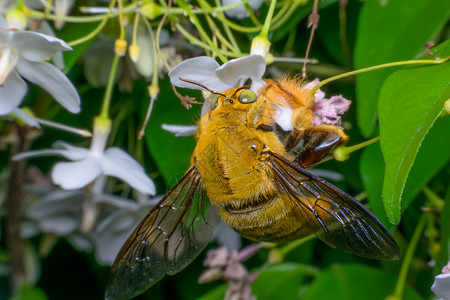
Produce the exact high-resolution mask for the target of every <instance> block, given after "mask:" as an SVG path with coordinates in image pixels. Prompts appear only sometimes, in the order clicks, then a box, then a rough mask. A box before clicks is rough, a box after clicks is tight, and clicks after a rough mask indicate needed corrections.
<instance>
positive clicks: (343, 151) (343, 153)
mask: <svg viewBox="0 0 450 300" xmlns="http://www.w3.org/2000/svg"><path fill="white" fill-rule="evenodd" d="M333 155H334V158H335V159H336V160H337V161H345V160H347V159H349V157H350V155H349V154H348V151H347V147H345V146H339V147H337V148H336V150H334V154H333Z"/></svg>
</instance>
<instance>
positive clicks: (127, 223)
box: [22, 181, 161, 265]
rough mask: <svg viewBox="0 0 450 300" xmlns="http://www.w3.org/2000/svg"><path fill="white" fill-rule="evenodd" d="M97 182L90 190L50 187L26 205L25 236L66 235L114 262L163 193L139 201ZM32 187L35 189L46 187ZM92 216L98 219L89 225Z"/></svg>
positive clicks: (101, 260)
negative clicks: (115, 192)
mask: <svg viewBox="0 0 450 300" xmlns="http://www.w3.org/2000/svg"><path fill="white" fill-rule="evenodd" d="M97 182H98V181H96V183H95V186H96V187H94V188H93V189H92V190H91V192H89V193H85V191H83V190H73V191H63V190H60V189H55V188H50V189H49V188H47V189H46V190H45V191H43V192H44V194H42V195H41V196H37V197H36V198H37V199H38V200H37V201H36V202H35V203H33V204H31V205H29V206H27V207H26V208H25V221H24V223H23V224H22V236H23V237H24V238H30V237H32V236H35V235H37V234H40V233H43V234H52V235H56V236H58V237H64V238H65V239H67V240H68V241H69V242H70V243H71V244H72V245H73V246H74V247H75V248H77V249H79V250H84V251H94V253H95V256H96V258H97V261H98V262H99V263H101V264H108V265H112V263H113V261H114V258H115V257H116V255H117V253H118V252H119V250H120V248H121V247H122V245H123V243H124V242H125V240H126V239H127V238H128V236H129V235H130V234H131V232H132V231H133V230H134V228H135V227H136V226H137V225H138V224H139V221H140V220H141V219H142V218H143V217H144V215H145V214H146V213H147V212H148V211H149V210H150V209H151V207H152V206H154V205H155V204H156V203H157V202H158V201H159V200H160V199H161V196H158V197H154V198H148V197H145V199H143V200H142V201H138V202H136V201H132V200H131V199H126V198H122V197H119V196H115V195H109V194H105V192H104V191H103V189H104V184H103V183H104V182H103V183H100V184H97ZM32 187H33V189H34V190H35V191H38V190H42V189H43V187H42V186H40V187H38V186H37V185H32ZM97 188H98V190H97ZM93 190H97V191H93ZM38 194H40V193H39V192H38ZM86 204H89V205H86ZM92 215H95V219H93V220H88V221H89V222H90V223H91V224H90V226H89V228H85V227H86V226H85V223H86V219H89V218H90V216H92Z"/></svg>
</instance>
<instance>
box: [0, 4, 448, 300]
mask: <svg viewBox="0 0 450 300" xmlns="http://www.w3.org/2000/svg"><path fill="white" fill-rule="evenodd" d="M53 2H57V0H54V1H53ZM346 2H347V1H343V0H342V1H337V0H324V1H320V2H319V6H318V7H319V11H318V12H319V15H320V23H319V26H318V29H317V31H316V34H315V39H314V40H313V43H312V48H311V53H310V58H315V59H318V61H319V63H318V64H311V65H308V66H307V70H308V78H310V79H313V78H316V77H318V78H321V79H325V78H329V77H331V76H334V75H338V74H341V73H343V72H345V71H351V70H355V69H360V68H365V67H370V66H374V65H378V64H384V63H390V62H396V61H400V60H415V59H423V60H425V59H433V58H431V57H429V56H428V55H427V54H424V51H425V48H424V44H425V42H428V41H434V42H435V43H436V45H437V46H436V47H435V48H433V49H432V50H431V51H432V52H433V53H434V55H436V56H438V57H441V58H444V57H447V56H449V55H450V42H449V41H448V40H447V39H448V37H449V36H450V26H449V23H448V21H449V17H450V1H447V0H410V1H403V0H367V1H356V0H351V1H348V3H346ZM25 3H28V1H26V2H25ZM149 3H151V4H152V5H153V4H154V5H156V6H157V7H158V9H160V10H161V12H164V11H165V9H166V5H167V3H166V2H165V1H159V2H151V1H143V2H137V1H131V0H130V1H123V5H124V7H125V9H126V8H127V7H133V9H130V10H129V11H127V13H126V14H125V17H126V18H127V20H128V22H129V25H128V27H129V29H130V31H131V28H132V23H133V20H134V15H135V13H134V12H135V11H137V12H139V10H140V9H141V8H142V7H145V5H149ZM182 3H184V5H187V4H186V3H185V2H184V1H179V4H180V5H181V4H182ZM269 3H270V1H266V2H264V3H263V4H262V6H261V7H260V8H259V9H258V10H256V11H254V12H251V17H248V18H244V19H232V18H229V20H230V22H232V24H235V25H236V26H232V25H229V26H230V27H227V26H226V25H224V24H225V23H224V22H222V21H221V19H220V18H226V16H224V15H223V14H222V13H221V12H214V14H212V13H204V14H203V13H198V14H196V16H197V18H198V23H196V24H201V26H202V28H203V29H204V30H205V33H206V34H207V35H208V36H210V38H212V37H213V36H214V39H213V40H214V41H216V42H217V36H216V35H213V34H214V32H215V30H219V31H220V32H221V33H222V34H224V32H227V31H228V30H230V31H232V32H233V34H232V36H233V37H234V39H235V44H236V45H238V46H239V47H240V48H241V49H240V50H241V52H235V53H232V54H233V55H228V54H227V52H226V51H223V54H224V55H225V57H227V58H228V59H231V58H234V57H236V56H243V55H245V53H248V52H249V50H250V45H251V40H252V38H254V37H255V36H256V35H257V34H258V33H259V30H256V29H254V28H260V25H258V24H263V23H264V20H265V16H266V14H267V11H268V8H269ZM313 3H314V1H312V0H309V1H300V0H280V1H277V5H276V10H275V16H277V13H279V12H280V11H281V12H282V14H280V15H278V17H277V18H276V19H275V22H274V24H273V27H272V28H271V31H270V32H269V40H270V41H271V42H272V45H271V53H272V54H273V55H274V57H275V58H276V59H275V60H274V62H273V63H272V64H271V65H269V66H268V69H267V72H266V77H271V76H277V77H278V76H282V75H284V74H297V73H299V72H301V67H302V65H301V64H299V63H291V62H288V63H286V62H284V61H281V60H280V61H277V58H279V57H282V58H292V57H295V58H299V57H303V56H304V55H305V49H306V46H307V43H308V39H309V35H310V30H309V29H308V15H309V14H310V13H311V11H312V7H313ZM218 4H220V2H219V1H212V0H210V1H192V2H191V4H190V5H192V7H191V11H195V10H196V9H204V10H205V11H208V7H209V6H211V7H216V6H217V5H218ZM95 5H105V2H103V1H76V3H75V4H74V6H73V7H72V9H71V15H76V16H78V17H79V18H82V17H83V16H84V17H91V16H96V15H90V14H86V13H82V12H80V10H79V9H80V8H81V7H87V6H95ZM103 7H104V8H107V7H106V6H103ZM173 9H174V12H173V13H169V16H168V18H167V21H166V22H165V23H164V28H165V29H166V30H167V31H168V32H169V36H170V38H169V40H168V41H167V42H166V44H165V45H164V46H165V47H172V48H174V49H175V50H176V53H177V55H181V56H182V57H183V58H190V57H194V56H200V55H211V53H212V51H211V50H210V49H206V51H205V50H204V49H203V48H201V47H198V46H195V45H194V44H193V43H194V42H193V39H197V38H198V39H199V40H200V41H202V42H203V43H205V44H207V42H205V40H204V38H203V37H201V36H200V35H199V33H198V30H199V28H198V27H197V28H196V26H194V25H193V23H192V22H190V20H191V21H192V20H193V19H192V17H191V19H189V17H188V16H186V14H185V13H183V10H182V9H181V8H180V7H179V6H176V4H174V8H173ZM175 10H176V11H175ZM249 10H250V11H251V9H249ZM41 11H42V10H41ZM220 16H221V17H220ZM161 17H162V15H161V14H156V15H154V16H152V18H150V19H148V20H147V21H148V22H149V24H150V25H151V26H152V28H153V29H156V26H157V25H158V24H159V22H160V21H161ZM101 20H102V19H101V18H98V19H97V20H95V21H92V22H71V21H70V18H69V19H67V20H66V24H65V26H64V27H63V28H62V29H60V30H55V32H56V36H57V37H59V38H61V39H63V40H65V41H67V42H69V44H70V42H71V41H74V40H77V39H79V38H81V37H83V36H86V35H87V34H90V33H91V32H92V31H93V30H94V29H95V28H97V26H99V24H101ZM280 20H281V21H280ZM210 21H212V22H214V24H215V26H217V29H212V28H211V26H210V23H209V22H210ZM50 23H52V21H50ZM52 25H53V24H52ZM177 25H178V26H180V27H181V28H184V29H185V30H186V31H187V32H188V33H190V34H191V35H192V36H193V37H191V36H189V37H187V36H186V34H185V33H183V32H180V28H179V27H177ZM230 28H231V29H230ZM242 28H244V29H245V28H247V29H253V30H248V32H246V30H244V29H242ZM274 28H275V29H274ZM99 34H102V35H104V36H109V37H112V38H113V39H117V38H118V37H119V22H118V17H117V14H112V15H111V16H110V18H109V21H108V22H107V24H106V26H105V27H104V28H103V29H102V30H101V33H99ZM97 37H98V35H95V37H94V38H92V39H87V40H86V41H85V42H83V43H80V44H75V45H73V51H72V52H65V53H64V57H65V64H66V68H65V70H64V72H65V73H66V74H67V76H68V77H69V78H70V80H71V81H72V82H73V83H74V85H75V86H76V87H77V90H78V92H79V93H80V96H81V100H82V104H81V106H82V110H81V113H79V114H78V115H72V114H70V113H68V112H66V111H65V110H63V109H62V108H61V107H60V106H57V105H55V104H54V103H53V101H52V100H51V97H50V96H49V95H48V94H47V93H45V92H42V91H41V90H40V89H39V88H37V87H36V86H30V88H29V92H28V95H27V97H26V99H25V101H24V104H23V105H24V106H28V107H30V108H31V109H32V110H33V112H34V113H35V114H36V116H38V117H39V118H42V119H49V120H53V121H56V122H60V123H64V124H67V125H71V126H74V127H79V128H91V126H92V123H93V118H94V116H96V115H98V114H99V113H100V109H101V105H102V98H103V94H104V89H105V87H104V86H93V85H92V83H90V82H88V81H87V79H86V77H87V76H86V72H94V71H93V70H90V69H87V65H89V64H91V63H92V61H89V62H88V60H87V58H88V55H90V54H89V48H90V47H93V45H94V43H95V40H96V39H97ZM194 37H195V38H194ZM127 39H129V37H127ZM189 39H191V40H189ZM111 45H112V46H111V47H110V49H109V50H110V51H109V52H103V51H98V52H97V53H96V55H97V56H96V57H97V58H95V59H98V60H100V58H101V57H102V56H103V58H104V57H106V56H108V55H111V56H112V55H113V50H114V49H113V43H112V44H111ZM91 49H92V48H91ZM144 54H145V53H144ZM92 57H95V56H94V55H92V56H91V58H92ZM167 59H170V57H169V58H167ZM106 63H109V64H111V60H107V59H105V60H103V61H102V65H101V67H104V68H105V69H106V70H109V68H110V66H109V65H103V64H106ZM119 64H120V66H119V69H118V70H119V73H118V75H117V81H116V83H115V85H114V90H113V96H112V104H111V111H110V117H111V119H112V122H113V127H112V132H111V136H110V139H109V141H108V145H115V146H119V147H121V148H123V149H126V150H127V151H128V153H130V154H131V155H132V156H133V157H135V158H136V159H137V160H138V161H139V162H140V163H142V164H143V166H144V168H145V170H146V173H147V174H150V176H151V177H152V179H153V180H154V181H155V183H156V186H157V192H158V194H163V193H164V192H165V191H166V190H167V188H168V187H170V186H172V185H173V184H174V183H175V182H176V181H177V180H178V179H179V178H180V177H181V176H182V175H183V173H184V172H185V171H186V170H187V168H188V166H189V163H190V155H191V153H192V151H193V149H194V147H195V140H194V138H193V137H192V136H188V137H175V136H174V135H173V134H172V133H169V132H167V131H164V130H162V129H161V125H162V124H163V123H166V124H179V125H193V124H195V122H196V121H197V120H198V119H199V118H200V109H201V106H200V105H195V104H194V107H193V108H192V109H190V110H186V109H185V108H184V107H183V106H182V105H181V104H180V100H179V99H178V98H177V97H176V96H175V94H174V92H173V91H172V87H171V85H170V82H169V80H168V78H167V74H166V73H167V72H161V71H160V72H157V73H158V76H159V79H157V80H156V82H157V85H158V86H159V89H160V93H159V95H158V97H157V100H156V101H155V103H154V107H153V111H152V115H151V117H150V120H149V124H148V126H147V127H146V133H145V137H144V138H143V139H142V140H138V139H137V135H138V131H139V128H140V126H141V125H142V123H143V120H144V118H145V113H146V110H147V107H148V106H149V101H150V100H149V99H150V97H149V94H148V90H147V87H148V85H149V84H150V83H151V82H153V83H155V79H154V78H153V79H152V78H150V77H148V78H144V77H142V76H139V75H138V73H137V72H136V68H135V67H134V66H133V64H132V62H131V60H130V59H129V57H128V56H125V57H122V58H120V61H119ZM98 72H99V73H101V72H100V71H98ZM449 81H450V63H448V62H447V63H445V64H440V65H430V64H424V65H418V64H416V65H412V66H397V67H390V68H385V69H381V70H376V71H373V72H367V73H361V74H358V75H357V76H356V77H350V78H345V79H343V80H341V81H335V82H332V83H330V84H328V85H326V86H325V88H322V89H323V90H324V91H325V92H326V93H327V94H343V95H344V96H345V97H346V98H347V99H352V100H353V102H352V107H351V109H350V111H349V112H348V113H347V114H346V115H345V116H344V122H343V126H344V128H345V129H346V133H347V134H348V135H349V136H350V142H349V145H354V144H358V143H360V142H363V141H365V140H367V139H369V138H374V137H377V136H378V135H379V136H380V143H375V144H372V145H371V146H369V147H367V148H365V149H363V150H361V151H359V152H353V153H351V155H350V158H349V160H347V161H345V162H336V161H329V162H326V163H323V164H321V165H320V166H319V167H318V168H320V169H326V170H332V171H336V172H338V173H340V174H343V175H344V178H345V179H344V180H343V181H338V182H333V181H331V182H332V183H333V184H336V185H337V186H338V187H340V188H342V189H344V190H345V191H346V192H348V193H349V194H352V195H357V194H359V193H361V192H364V193H365V195H366V197H365V198H367V202H366V203H365V204H367V206H368V207H369V208H370V209H371V211H372V212H373V213H374V214H375V215H376V216H377V217H378V218H379V219H380V221H381V222H382V223H383V224H384V225H385V226H387V228H388V229H389V231H390V232H391V233H392V234H393V236H394V237H395V239H396V240H397V242H398V243H399V245H400V247H401V248H402V252H403V253H406V252H407V251H412V252H413V254H414V256H413V257H412V258H409V259H406V257H405V256H403V257H402V259H400V260H399V261H393V262H392V261H370V260H367V259H364V258H360V257H355V256H352V255H350V254H347V253H344V252H342V251H339V250H336V249H332V248H330V247H328V246H326V245H325V244H323V243H322V242H320V241H318V242H315V241H314V242H312V241H311V242H308V243H306V244H303V245H302V246H300V247H298V248H295V249H293V250H292V251H291V252H289V254H287V255H286V256H284V259H283V261H282V262H280V263H278V264H273V265H269V266H267V261H268V256H269V255H270V253H271V251H273V249H269V248H263V249H261V250H260V252H259V253H258V254H257V255H256V256H255V257H253V258H252V259H251V260H249V261H247V262H246V263H245V265H246V267H247V268H248V269H249V270H250V271H256V272H259V276H258V278H257V279H256V281H255V282H254V283H253V286H252V288H253V289H252V292H253V293H254V294H255V295H256V296H257V297H258V299H261V300H262V299H275V298H276V299H385V298H386V297H388V296H390V295H394V293H396V294H395V296H396V297H398V298H396V299H430V298H432V297H433V296H432V293H431V291H430V286H431V284H432V282H433V277H434V276H435V275H436V274H438V273H440V269H441V268H442V266H443V265H444V264H445V263H446V262H447V261H448V259H449V249H450V240H449V236H450V231H449V228H450V185H449V182H450V166H449V160H450V151H449V149H450V142H449V141H450V139H449V134H450V117H449V116H448V112H445V111H443V106H444V102H445V101H449V99H450V86H449V84H448V83H449ZM210 88H211V89H214V87H210ZM179 92H180V93H182V94H183V95H184V94H189V95H191V96H194V97H196V99H198V100H201V94H200V93H199V92H193V91H190V90H181V89H180V90H179ZM0 129H1V131H0V134H1V136H0V141H1V143H0V145H1V146H2V148H0V178H1V179H0V199H1V200H2V203H3V208H2V211H1V212H2V216H5V215H6V214H7V212H6V211H5V205H4V203H5V201H7V199H6V189H7V183H8V180H9V178H8V175H3V174H7V173H8V172H9V169H10V166H11V165H10V156H11V154H12V151H11V148H9V147H7V145H8V144H7V143H8V142H9V140H8V137H11V136H13V134H14V132H13V130H14V125H11V123H10V122H9V121H5V120H0ZM39 134H40V136H39V137H37V139H36V140H35V141H34V142H33V144H32V146H31V149H42V148H49V147H50V146H51V145H52V144H53V143H54V142H55V141H57V140H64V141H67V142H70V143H73V144H77V145H80V146H88V145H89V141H88V140H87V139H86V138H83V137H79V136H76V135H73V134H70V133H66V132H61V131H58V130H55V129H52V128H46V127H43V128H42V129H41V130H40V131H39ZM55 161H56V160H55V159H54V158H47V157H46V158H40V159H33V160H31V161H30V164H32V165H36V166H37V167H38V168H39V169H40V170H41V171H42V172H43V174H44V175H46V174H48V172H49V170H51V167H52V165H53V164H54V162H55ZM27 184H28V183H27ZM122 188H123V187H122ZM425 190H427V191H429V192H428V193H426V192H424V191H425ZM122 192H123V190H122ZM123 193H124V194H127V193H128V194H131V193H130V192H129V190H126V189H125V192H123ZM430 193H431V195H434V196H435V197H434V198H433V199H434V200H433V199H430ZM116 194H120V193H119V192H116ZM128 194H127V195H128ZM27 197H28V198H30V199H31V200H30V201H34V200H33V197H35V194H30V195H28V194H27ZM363 198H364V197H363ZM436 199H437V200H436ZM144 213H146V212H145V211H143V212H142V214H144ZM424 215H426V216H427V218H426V220H427V221H426V222H427V223H426V229H425V230H423V231H421V232H419V233H418V234H419V235H420V238H419V243H417V244H411V243H410V241H411V239H412V237H413V234H414V232H416V229H417V228H416V227H417V226H418V224H419V220H420V219H421V218H422V216H424ZM390 222H391V223H390ZM2 231H3V232H4V231H5V230H4V226H2ZM29 241H30V245H31V246H32V248H34V249H35V250H34V253H36V252H37V253H39V258H37V255H35V258H34V261H33V262H32V263H29V264H35V265H37V266H36V267H35V268H34V269H33V272H34V273H35V274H36V278H35V279H34V280H31V281H29V282H27V284H28V285H27V286H25V287H24V288H23V289H22V290H21V291H20V292H19V293H17V294H16V296H15V297H14V298H12V299H14V300H16V299H101V298H102V297H103V295H104V289H105V284H106V281H107V276H108V272H109V268H108V267H105V266H102V265H100V264H99V263H98V262H97V260H96V257H95V256H94V254H93V253H92V252H90V251H80V250H78V249H77V248H75V247H73V245H72V244H71V243H68V242H67V240H66V239H57V240H56V241H55V243H54V244H52V245H51V246H50V247H49V249H48V251H47V252H45V251H42V249H43V248H45V247H44V245H43V241H44V234H42V235H39V236H37V237H34V238H32V239H30V240H29ZM251 243H253V242H251V241H248V240H244V241H243V244H244V245H248V244H251ZM215 247H217V242H212V243H211V245H210V246H208V248H207V249H212V248H215ZM278 247H283V245H280V246H278ZM2 248H3V249H0V275H1V276H3V277H2V279H1V280H0V298H1V299H6V298H7V295H8V280H7V279H8V277H7V274H8V255H7V253H6V250H4V249H6V246H5V239H4V234H2ZM205 253H206V252H203V253H202V254H201V255H200V256H199V257H198V258H197V259H196V260H195V261H194V263H193V264H191V265H190V266H188V267H187V268H186V269H185V270H183V271H182V272H180V273H178V274H176V275H174V276H166V277H165V278H164V279H163V280H162V281H161V282H159V283H157V284H156V285H155V286H154V287H152V288H151V289H150V290H149V291H147V292H146V293H144V294H143V295H141V296H139V297H138V298H137V299H155V300H156V299H182V300H190V299H202V300H212V299H223V296H224V294H225V291H226V289H227V286H226V284H223V283H220V282H216V283H209V284H206V285H199V284H198V283H197V278H198V276H199V275H200V274H201V273H202V271H203V266H202V260H203V259H204V257H205ZM405 268H406V278H402V277H401V276H399V274H400V273H401V272H404V271H405ZM402 270H403V271H402ZM30 272H31V271H30Z"/></svg>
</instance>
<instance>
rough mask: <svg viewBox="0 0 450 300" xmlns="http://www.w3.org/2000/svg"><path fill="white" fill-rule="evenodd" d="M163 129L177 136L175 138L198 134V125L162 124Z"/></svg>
mask: <svg viewBox="0 0 450 300" xmlns="http://www.w3.org/2000/svg"><path fill="white" fill-rule="evenodd" d="M161 128H162V129H163V130H165V131H168V132H170V133H173V134H175V136H177V137H178V136H190V135H194V134H195V133H196V132H197V128H198V127H197V125H172V124H162V125H161Z"/></svg>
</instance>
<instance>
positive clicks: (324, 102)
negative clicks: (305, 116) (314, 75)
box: [305, 79, 351, 125]
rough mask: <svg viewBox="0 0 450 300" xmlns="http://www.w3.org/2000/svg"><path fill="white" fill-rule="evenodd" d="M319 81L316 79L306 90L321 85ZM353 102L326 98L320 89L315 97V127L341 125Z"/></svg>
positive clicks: (341, 98) (337, 97)
mask: <svg viewBox="0 0 450 300" xmlns="http://www.w3.org/2000/svg"><path fill="white" fill-rule="evenodd" d="M319 81H320V80H319V79H314V80H313V81H311V82H310V83H308V84H307V85H305V88H306V89H312V88H313V87H315V86H316V85H317V84H318V83H319ZM350 103H351V101H350V100H347V99H345V98H344V97H342V95H339V96H332V97H331V98H330V99H326V98H325V93H324V92H322V91H321V90H320V89H318V90H317V91H316V93H315V95H314V107H313V112H314V125H322V124H330V125H340V124H341V115H343V114H344V113H345V112H346V111H347V110H348V108H349V106H350Z"/></svg>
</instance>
